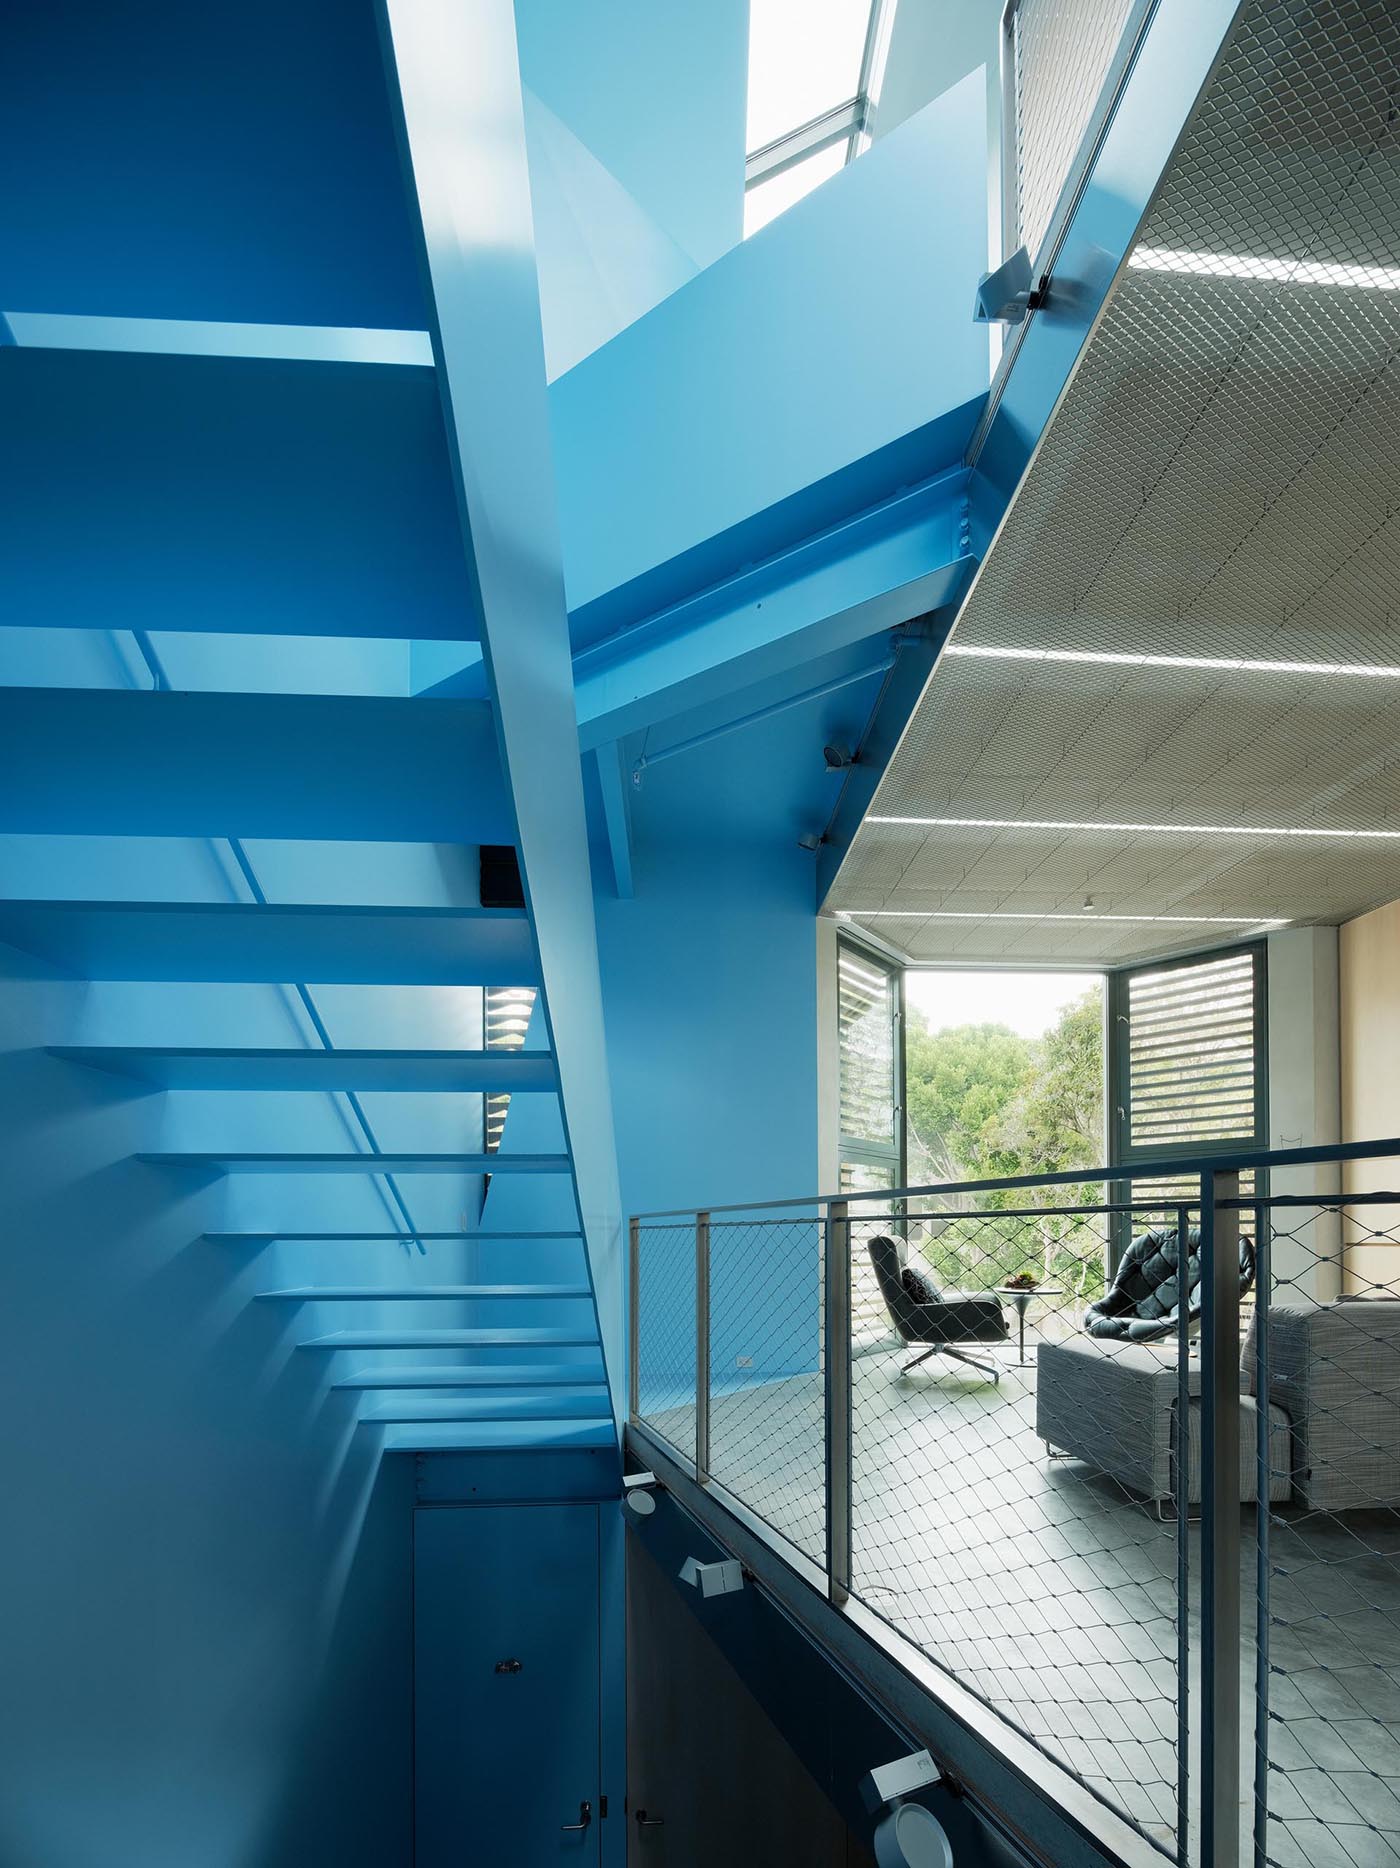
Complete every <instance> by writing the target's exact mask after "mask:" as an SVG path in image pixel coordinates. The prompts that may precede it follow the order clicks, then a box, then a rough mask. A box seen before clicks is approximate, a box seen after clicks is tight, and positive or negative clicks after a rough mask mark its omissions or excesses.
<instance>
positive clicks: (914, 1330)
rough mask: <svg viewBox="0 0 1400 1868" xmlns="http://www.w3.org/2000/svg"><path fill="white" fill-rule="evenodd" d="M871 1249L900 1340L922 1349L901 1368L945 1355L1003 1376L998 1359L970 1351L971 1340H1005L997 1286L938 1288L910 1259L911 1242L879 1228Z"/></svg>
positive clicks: (906, 1369) (996, 1378)
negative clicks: (965, 1289)
mask: <svg viewBox="0 0 1400 1868" xmlns="http://www.w3.org/2000/svg"><path fill="white" fill-rule="evenodd" d="M867 1249H868V1250H869V1253H870V1262H871V1264H872V1265H873V1266H874V1267H875V1276H876V1278H877V1279H878V1280H879V1284H880V1295H881V1296H882V1297H883V1298H884V1300H885V1308H886V1309H887V1310H888V1311H889V1313H890V1321H891V1322H892V1323H893V1324H894V1327H895V1328H896V1330H898V1332H899V1335H900V1339H901V1341H903V1342H906V1343H908V1345H909V1347H910V1348H911V1349H918V1350H919V1351H920V1353H919V1354H918V1355H916V1356H914V1357H912V1358H911V1359H910V1360H909V1361H908V1362H906V1363H905V1364H904V1367H903V1369H902V1370H901V1371H900V1372H901V1374H908V1372H909V1370H910V1369H913V1368H917V1367H918V1366H919V1364H920V1363H921V1362H927V1361H928V1359H929V1357H930V1356H938V1355H943V1356H951V1357H952V1358H953V1360H954V1361H955V1362H966V1363H967V1364H968V1365H969V1366H970V1367H972V1368H974V1369H980V1370H981V1372H982V1373H983V1374H984V1375H990V1376H991V1378H992V1380H993V1381H994V1382H999V1381H1000V1380H1001V1371H1000V1370H999V1369H998V1368H997V1366H996V1364H995V1363H994V1362H991V1361H986V1360H983V1359H982V1358H981V1357H979V1356H970V1355H968V1354H967V1346H968V1345H969V1344H974V1345H975V1344H977V1343H1004V1342H1005V1341H1006V1338H1007V1334H1008V1332H1007V1324H1006V1313H1005V1311H1004V1310H1003V1309H1002V1307H1001V1299H1000V1298H999V1297H997V1295H996V1294H995V1292H992V1291H940V1290H939V1289H938V1288H937V1286H936V1285H935V1284H934V1282H933V1280H932V1279H931V1278H930V1277H929V1275H928V1273H927V1271H925V1270H923V1269H922V1268H921V1267H919V1266H914V1265H911V1264H910V1263H909V1247H908V1246H907V1245H906V1244H905V1243H904V1241H903V1240H902V1239H891V1238H889V1237H888V1236H887V1235H886V1234H884V1233H879V1234H877V1235H876V1237H875V1238H873V1239H871V1240H870V1242H869V1245H868V1248H867Z"/></svg>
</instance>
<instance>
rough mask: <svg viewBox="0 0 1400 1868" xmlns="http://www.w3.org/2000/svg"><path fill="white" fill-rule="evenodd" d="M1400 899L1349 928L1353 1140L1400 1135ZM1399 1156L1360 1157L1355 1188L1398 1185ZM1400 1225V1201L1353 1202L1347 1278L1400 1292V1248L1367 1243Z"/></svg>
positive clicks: (1344, 937) (1344, 1030)
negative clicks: (1395, 1204)
mask: <svg viewBox="0 0 1400 1868" xmlns="http://www.w3.org/2000/svg"><path fill="white" fill-rule="evenodd" d="M1398 960H1400V902H1389V903H1387V905H1386V906H1385V907H1384V908H1376V909H1373V910H1372V912H1371V913H1370V914H1366V915H1358V916H1357V917H1356V919H1355V920H1354V921H1348V922H1347V924H1346V926H1345V927H1344V928H1343V929H1342V930H1341V1034H1342V1035H1341V1079H1342V1133H1343V1135H1344V1136H1345V1137H1346V1139H1347V1140H1348V1141H1354V1142H1360V1141H1383V1140H1385V1139H1387V1138H1388V1137H1390V1136H1394V1135H1397V1134H1400V965H1397V961H1398ZM1397 1167H1400V1163H1397V1162H1396V1161H1394V1160H1378V1161H1357V1162H1354V1163H1349V1164H1348V1166H1347V1170H1346V1188H1347V1192H1348V1193H1366V1192H1380V1191H1382V1190H1384V1189H1386V1188H1390V1187H1394V1185H1395V1177H1396V1172H1397ZM1397 1226H1400V1208H1397V1207H1393V1206H1372V1207H1353V1208H1352V1209H1351V1214H1350V1219H1349V1223H1348V1226H1347V1237H1348V1240H1349V1241H1350V1244H1349V1249H1348V1251H1347V1262H1346V1283H1347V1288H1348V1289H1349V1290H1353V1291H1365V1292H1367V1293H1368V1294H1371V1295H1374V1294H1375V1292H1376V1287H1377V1286H1380V1285H1387V1286H1389V1288H1390V1290H1391V1291H1392V1292H1394V1293H1395V1294H1397V1295H1400V1247H1396V1246H1395V1245H1392V1244H1379V1245H1369V1244H1364V1243H1361V1242H1360V1241H1362V1240H1363V1239H1364V1238H1365V1236H1366V1235H1367V1234H1378V1233H1381V1232H1388V1233H1390V1234H1391V1235H1392V1236H1393V1237H1395V1236H1400V1234H1396V1232H1395V1228H1396V1227H1397Z"/></svg>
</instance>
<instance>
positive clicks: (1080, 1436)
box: [1035, 1336, 1290, 1505]
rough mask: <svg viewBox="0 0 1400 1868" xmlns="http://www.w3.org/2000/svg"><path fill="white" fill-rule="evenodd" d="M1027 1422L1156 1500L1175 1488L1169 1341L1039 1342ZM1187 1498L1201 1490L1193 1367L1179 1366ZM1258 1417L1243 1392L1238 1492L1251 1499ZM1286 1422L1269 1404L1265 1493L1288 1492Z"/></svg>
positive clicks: (1174, 1391) (1173, 1372)
mask: <svg viewBox="0 0 1400 1868" xmlns="http://www.w3.org/2000/svg"><path fill="white" fill-rule="evenodd" d="M1036 1363H1037V1377H1036V1395H1035V1430H1036V1433H1037V1434H1038V1435H1039V1436H1040V1438H1041V1439H1042V1440H1044V1441H1045V1443H1046V1445H1047V1447H1048V1448H1049V1449H1051V1450H1053V1451H1055V1452H1059V1453H1068V1454H1069V1455H1071V1456H1072V1457H1073V1458H1075V1459H1082V1460H1085V1461H1087V1463H1088V1464H1089V1465H1091V1466H1094V1467H1096V1468H1097V1469H1098V1471H1100V1472H1103V1473H1107V1474H1108V1475H1109V1477H1110V1478H1113V1479H1116V1480H1117V1481H1118V1483H1119V1484H1120V1485H1122V1486H1124V1487H1125V1488H1126V1489H1127V1490H1128V1491H1130V1492H1135V1493H1138V1494H1140V1495H1141V1496H1142V1497H1143V1498H1146V1499H1150V1500H1151V1501H1152V1502H1153V1503H1154V1504H1157V1505H1162V1504H1165V1503H1167V1502H1168V1501H1170V1500H1171V1499H1173V1498H1175V1496H1176V1478H1175V1474H1176V1462H1177V1459H1178V1457H1179V1444H1180V1425H1179V1422H1178V1418H1177V1416H1178V1413H1179V1396H1178V1381H1177V1356H1176V1347H1175V1345H1174V1344H1170V1345H1163V1344H1157V1343H1123V1342H1103V1341H1100V1340H1096V1339H1095V1338H1093V1337H1090V1336H1081V1337H1074V1338H1072V1339H1071V1340H1070V1341H1069V1342H1064V1343H1042V1344H1041V1346H1040V1349H1039V1352H1038V1355H1037V1358H1036ZM1187 1380H1188V1387H1189V1393H1190V1418H1189V1420H1188V1423H1187V1435H1186V1438H1187V1448H1188V1462H1187V1467H1186V1472H1187V1500H1188V1502H1189V1503H1190V1504H1193V1505H1195V1504H1199V1503H1200V1499H1201V1409H1200V1393H1201V1370H1200V1365H1199V1363H1198V1361H1197V1360H1196V1358H1195V1357H1192V1359H1191V1363H1190V1367H1189V1369H1188V1375H1187ZM1257 1431H1258V1418H1257V1414H1256V1411H1255V1402H1254V1397H1253V1396H1252V1395H1246V1396H1244V1397H1243V1400H1242V1406H1241V1418H1240V1497H1241V1498H1242V1499H1253V1497H1254V1495H1255V1474H1256V1460H1257V1457H1258V1455H1257V1450H1256V1449H1257V1439H1256V1435H1257ZM1289 1466H1290V1451H1289V1422H1288V1416H1287V1415H1286V1414H1285V1413H1284V1411H1283V1410H1282V1408H1280V1407H1271V1408H1270V1409H1269V1497H1270V1498H1271V1499H1273V1500H1283V1499H1286V1498H1287V1497H1288V1494H1289Z"/></svg>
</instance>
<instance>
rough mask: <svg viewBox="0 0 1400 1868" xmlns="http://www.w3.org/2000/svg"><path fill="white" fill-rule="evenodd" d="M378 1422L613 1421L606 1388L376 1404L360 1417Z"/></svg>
mask: <svg viewBox="0 0 1400 1868" xmlns="http://www.w3.org/2000/svg"><path fill="white" fill-rule="evenodd" d="M360 1418H361V1420H378V1421H402V1422H411V1421H417V1422H422V1421H483V1420H611V1418H612V1410H611V1408H610V1406H609V1404H608V1392H607V1389H606V1388H602V1387H597V1386H594V1387H591V1388H589V1387H584V1388H579V1387H575V1388H541V1389H539V1390H538V1391H536V1392H533V1393H532V1392H530V1391H529V1390H526V1389H522V1390H521V1391H520V1392H519V1393H516V1394H509V1395H490V1394H482V1395H455V1396H449V1395H444V1396H434V1395H429V1396H426V1397H423V1398H419V1399H416V1400H415V1399H412V1398H409V1399H404V1400H397V1401H394V1400H389V1401H376V1402H373V1403H372V1404H371V1405H370V1406H368V1407H367V1408H366V1409H365V1410H364V1412H363V1413H362V1414H361V1416H360Z"/></svg>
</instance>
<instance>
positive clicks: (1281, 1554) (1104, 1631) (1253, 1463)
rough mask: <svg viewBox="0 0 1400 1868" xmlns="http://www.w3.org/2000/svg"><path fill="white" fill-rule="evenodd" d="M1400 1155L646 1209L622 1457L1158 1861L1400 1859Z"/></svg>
mask: <svg viewBox="0 0 1400 1868" xmlns="http://www.w3.org/2000/svg"><path fill="white" fill-rule="evenodd" d="M1394 1156H1400V1140H1395V1141H1384V1142H1375V1143H1366V1144H1355V1145H1351V1146H1347V1147H1342V1148H1325V1149H1292V1150H1286V1151H1275V1152H1273V1153H1267V1154H1266V1153H1253V1154H1247V1155H1246V1154H1240V1155H1237V1156H1234V1157H1229V1158H1222V1157H1219V1156H1216V1157H1212V1158H1208V1159H1200V1158H1194V1159H1184V1160H1181V1161H1178V1162H1175V1163H1173V1164H1172V1166H1171V1169H1170V1173H1171V1181H1170V1184H1169V1185H1164V1182H1163V1174H1164V1170H1163V1165H1162V1163H1161V1162H1160V1161H1159V1162H1153V1163H1150V1164H1143V1165H1140V1166H1137V1165H1130V1164H1125V1165H1121V1166H1115V1167H1113V1168H1111V1169H1096V1170H1093V1171H1088V1170H1084V1171H1079V1172H1075V1173H1069V1174H1058V1175H1050V1176H1044V1177H1040V1178H1035V1179H1027V1178H1016V1179H1003V1180H981V1181H969V1182H963V1183H958V1184H954V1185H946V1186H940V1187H929V1188H905V1189H899V1190H896V1191H895V1192H890V1191H888V1190H881V1191H872V1192H869V1193H845V1194H842V1195H840V1196H832V1197H829V1198H812V1199H807V1200H796V1201H782V1202H773V1203H770V1204H767V1205H759V1206H742V1207H722V1206H712V1207H710V1208H708V1209H706V1210H703V1211H700V1212H673V1213H661V1214H646V1215H640V1216H638V1217H637V1218H634V1219H633V1220H632V1222H631V1257H632V1263H631V1292H632V1300H633V1301H632V1313H631V1318H630V1325H629V1327H630V1332H631V1335H630V1359H631V1372H632V1402H631V1420H632V1427H633V1431H634V1433H636V1434H637V1435H639V1436H640V1440H641V1444H642V1446H643V1448H644V1449H645V1447H646V1445H647V1444H648V1443H650V1444H651V1445H652V1446H653V1447H654V1448H655V1449H657V1450H659V1451H661V1452H663V1453H665V1454H667V1455H669V1456H670V1457H672V1458H673V1459H674V1461H675V1462H676V1464H677V1465H678V1466H679V1467H680V1469H681V1470H682V1471H684V1472H685V1473H686V1474H687V1475H688V1476H693V1477H694V1478H695V1480H696V1481H697V1482H698V1483H699V1484H701V1485H702V1486H705V1487H706V1488H707V1489H708V1490H709V1492H710V1494H711V1496H712V1497H713V1498H715V1499H717V1500H718V1501H719V1502H720V1503H721V1504H723V1505H724V1506H725V1507H726V1508H728V1509H730V1510H731V1511H733V1512H734V1513H735V1515H736V1516H739V1517H741V1518H742V1520H743V1522H744V1523H745V1524H746V1525H747V1527H748V1528H749V1529H750V1530H751V1531H752V1530H756V1531H757V1532H758V1534H759V1535H760V1536H761V1537H762V1538H763V1539H764V1541H765V1542H767V1543H768V1544H769V1545H770V1546H771V1547H772V1548H773V1550H774V1551H776V1552H777V1553H778V1554H779V1555H780V1556H782V1557H783V1558H785V1559H786V1561H787V1562H788V1563H789V1564H791V1565H792V1567H793V1568H794V1569H796V1570H797V1571H798V1572H799V1573H800V1574H801V1575H803V1576H804V1577H805V1578H806V1580H807V1581H809V1582H811V1583H812V1584H813V1585H814V1586H816V1587H818V1588H820V1589H821V1590H822V1591H823V1593H825V1594H826V1595H827V1597H828V1598H829V1600H830V1601H831V1602H832V1603H833V1604H834V1605H835V1606H837V1607H838V1608H845V1607H846V1606H847V1605H848V1604H850V1605H853V1608H854V1609H859V1611H861V1613H862V1616H863V1620H864V1622H865V1624H866V1625H869V1624H870V1623H871V1621H872V1618H878V1621H879V1622H880V1623H882V1624H884V1626H885V1627H886V1628H887V1629H888V1630H889V1631H890V1634H891V1636H892V1637H893V1638H894V1639H896V1640H897V1641H899V1642H904V1643H913V1644H914V1646H915V1647H917V1648H918V1649H919V1650H920V1651H921V1653H922V1655H923V1656H924V1657H926V1659H927V1660H929V1661H931V1662H933V1663H934V1664H935V1666H936V1668H937V1669H938V1670H940V1676H939V1677H946V1678H947V1679H948V1681H949V1682H950V1691H955V1692H956V1691H961V1692H962V1693H963V1694H969V1693H970V1694H971V1695H973V1696H974V1697H975V1698H976V1699H977V1700H978V1701H980V1702H981V1703H982V1706H983V1707H984V1708H989V1709H990V1710H991V1711H992V1712H993V1713H995V1714H996V1715H997V1721H999V1722H1000V1724H999V1725H998V1724H997V1721H993V1722H992V1729H994V1730H1005V1732H1006V1733H1007V1738H1008V1755H1011V1753H1012V1752H1013V1751H1014V1749H1015V1746H1014V1745H1012V1744H1011V1742H1010V1741H1011V1739H1012V1737H1013V1736H1015V1737H1016V1739H1017V1740H1018V1742H1019V1744H1020V1745H1021V1747H1022V1751H1023V1753H1024V1745H1025V1743H1026V1741H1029V1743H1030V1744H1031V1745H1033V1746H1035V1747H1036V1748H1037V1749H1038V1751H1039V1752H1040V1753H1041V1754H1043V1756H1044V1757H1045V1758H1046V1759H1048V1760H1050V1761H1052V1762H1053V1764H1054V1766H1056V1767H1058V1769H1059V1770H1060V1771H1062V1772H1065V1773H1068V1774H1069V1777H1070V1778H1072V1779H1074V1780H1077V1783H1078V1784H1079V1785H1080V1786H1082V1787H1083V1788H1086V1789H1088V1790H1089V1791H1090V1792H1091V1793H1092V1795H1093V1796H1094V1797H1096V1798H1097V1799H1098V1800H1099V1801H1100V1803H1101V1804H1103V1805H1104V1806H1106V1807H1107V1808H1108V1809H1110V1810H1112V1811H1114V1812H1115V1813H1116V1814H1117V1816H1118V1817H1120V1818H1121V1819H1123V1821H1124V1822H1125V1823H1126V1824H1127V1825H1128V1831H1127V1832H1125V1833H1130V1832H1133V1831H1135V1832H1136V1835H1137V1837H1138V1838H1139V1839H1140V1840H1141V1841H1142V1842H1145V1843H1146V1844H1148V1845H1150V1847H1151V1848H1155V1849H1156V1850H1157V1851H1159V1852H1160V1853H1161V1854H1164V1855H1166V1856H1167V1857H1168V1858H1169V1859H1172V1860H1175V1861H1177V1862H1179V1863H1182V1864H1192V1865H1194V1864H1202V1865H1203V1868H1234V1864H1236V1863H1239V1862H1243V1861H1251V1862H1252V1863H1253V1864H1254V1868H1265V1865H1266V1864H1273V1863H1277V1864H1279V1868H1288V1865H1291V1864H1302V1865H1303V1868H1332V1864H1333V1863H1351V1864H1355V1865H1356V1868H1382V1865H1383V1864H1390V1863H1392V1862H1400V1301H1393V1302H1390V1301H1386V1300H1387V1299H1400V1192H1391V1191H1386V1190H1385V1189H1384V1186H1383V1181H1384V1179H1385V1177H1386V1174H1387V1173H1388V1172H1389V1170H1387V1169H1386V1168H1385V1166H1384V1165H1383V1164H1384V1163H1385V1162H1386V1160H1387V1159H1388V1158H1389V1157H1394ZM1344 1169H1345V1174H1346V1186H1345V1188H1344V1186H1343V1170H1344ZM1242 1175H1245V1176H1249V1177H1251V1178H1250V1179H1249V1180H1247V1182H1246V1191H1245V1192H1243V1193H1241V1191H1240V1183H1241V1176H1242ZM1391 1178H1392V1179H1394V1178H1397V1177H1396V1176H1394V1175H1392V1176H1391ZM1300 1185H1301V1186H1303V1187H1304V1188H1305V1189H1308V1190H1307V1191H1301V1192H1299V1191H1286V1190H1284V1189H1285V1188H1296V1187H1298V1186H1300ZM1319 1185H1321V1186H1326V1187H1329V1188H1331V1189H1332V1191H1327V1192H1315V1191H1311V1189H1312V1188H1314V1187H1316V1186H1319ZM1125 1219H1126V1221H1127V1222H1128V1225H1127V1228H1126V1231H1127V1232H1128V1233H1129V1234H1130V1235H1131V1237H1132V1240H1133V1243H1132V1244H1131V1245H1129V1246H1128V1247H1127V1253H1128V1255H1129V1256H1128V1258H1127V1260H1126V1262H1124V1261H1123V1241H1124V1235H1125V1229H1124V1225H1123V1222H1124V1220H1125ZM881 1241H886V1242H888V1243H885V1244H882V1243H880V1242H881ZM891 1255H893V1257H892V1256H891ZM877 1260H878V1261H879V1263H880V1264H882V1265H883V1267H884V1278H883V1281H882V1287H881V1288H882V1292H883V1294H884V1297H885V1300H886V1310H887V1313H888V1318H889V1331H888V1334H887V1335H886V1336H885V1337H883V1338H877V1339H874V1340H872V1339H870V1338H869V1337H868V1335H866V1334H863V1333H862V1334H859V1335H858V1334H857V1333H856V1332H854V1331H853V1329H852V1289H853V1282H855V1281H856V1280H857V1278H858V1275H859V1276H864V1275H867V1272H868V1268H870V1267H872V1266H876V1261H877ZM901 1260H902V1261H903V1263H902V1265H901V1264H900V1262H899V1261H901ZM892 1266H893V1283H891V1281H890V1280H891V1268H892ZM877 1270H878V1267H877ZM906 1272H909V1273H913V1274H915V1275H914V1276H912V1277H908V1276H906V1275H905V1273H906ZM920 1279H922V1280H924V1281H925V1284H926V1286H927V1287H928V1289H929V1290H932V1291H933V1292H936V1293H937V1295H936V1297H931V1298H930V1297H928V1296H927V1292H926V1293H925V1296H924V1298H922V1299H920V1298H917V1297H916V1296H914V1295H911V1288H912V1289H917V1288H918V1285H919V1280H920ZM1344 1286H1345V1288H1343V1287H1344ZM1182 1290H1184V1291H1185V1292H1186V1293H1187V1301H1186V1302H1184V1303H1183V1302H1178V1301H1177V1298H1178V1295H1179V1293H1180V1292H1181V1291H1182ZM1368 1300H1369V1301H1368ZM1047 1780H1053V1772H1052V1773H1048V1774H1047ZM1134 1846H1137V1845H1136V1844H1135V1845H1134Z"/></svg>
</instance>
